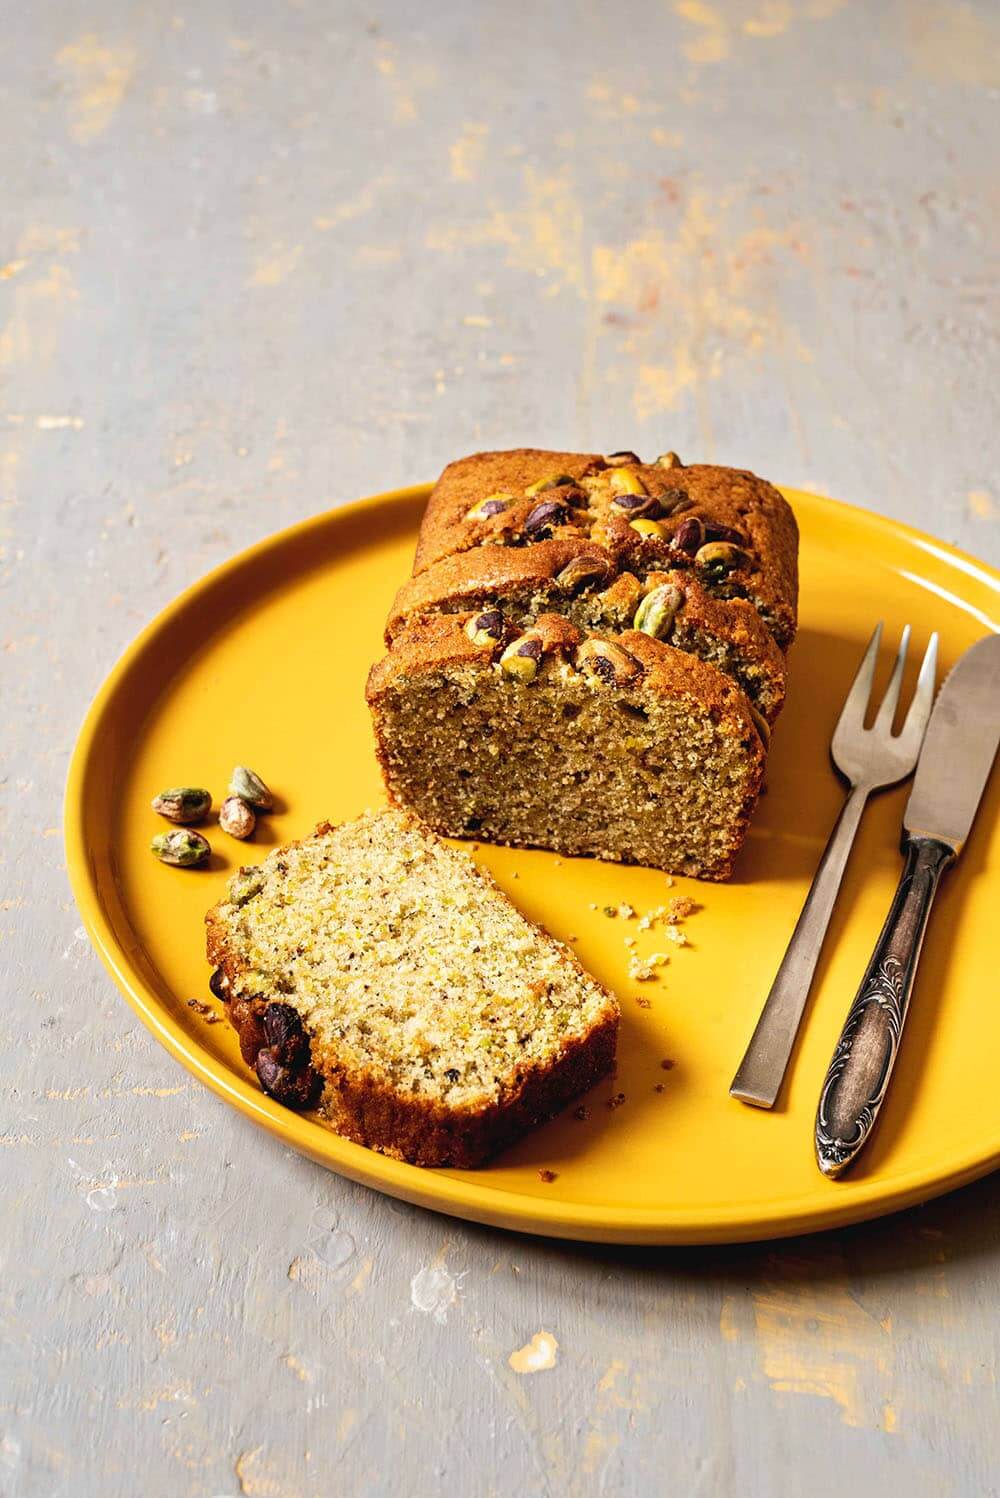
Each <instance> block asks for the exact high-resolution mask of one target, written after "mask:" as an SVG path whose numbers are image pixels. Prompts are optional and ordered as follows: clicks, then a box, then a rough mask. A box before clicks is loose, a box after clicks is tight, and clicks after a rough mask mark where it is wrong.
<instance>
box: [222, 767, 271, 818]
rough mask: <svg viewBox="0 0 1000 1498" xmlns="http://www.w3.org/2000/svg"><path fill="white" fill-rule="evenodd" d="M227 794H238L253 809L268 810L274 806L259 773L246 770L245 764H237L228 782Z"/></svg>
mask: <svg viewBox="0 0 1000 1498" xmlns="http://www.w3.org/2000/svg"><path fill="white" fill-rule="evenodd" d="M229 794H230V795H231V796H239V798H240V800H241V801H245V802H246V804H247V805H248V806H252V807H253V809H254V811H270V810H271V809H272V807H273V806H274V797H273V796H272V795H271V792H270V791H269V790H268V788H267V786H266V785H265V784H264V782H263V780H261V778H260V776H259V775H255V774H254V772H253V770H248V769H247V767H246V765H237V766H236V769H235V770H234V771H233V774H232V779H231V780H230V782H229Z"/></svg>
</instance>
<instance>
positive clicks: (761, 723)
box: [747, 702, 771, 749]
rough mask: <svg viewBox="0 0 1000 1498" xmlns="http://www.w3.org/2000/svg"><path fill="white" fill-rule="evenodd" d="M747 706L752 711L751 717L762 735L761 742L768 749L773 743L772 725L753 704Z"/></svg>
mask: <svg viewBox="0 0 1000 1498" xmlns="http://www.w3.org/2000/svg"><path fill="white" fill-rule="evenodd" d="M747 706H748V707H749V709H750V716H751V718H752V719H753V726H754V728H756V730H757V732H758V733H759V734H760V741H761V743H762V744H763V745H764V748H765V749H767V748H768V747H769V745H770V743H771V725H770V723H768V721H767V719H766V718H765V717H764V715H763V713H761V712H758V710H757V708H755V707H754V705H753V703H752V702H749V703H748V704H747Z"/></svg>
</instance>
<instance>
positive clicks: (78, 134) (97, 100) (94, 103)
mask: <svg viewBox="0 0 1000 1498" xmlns="http://www.w3.org/2000/svg"><path fill="white" fill-rule="evenodd" d="M56 62H57V63H58V64H59V66H60V67H61V68H63V69H64V71H65V72H66V73H68V75H69V83H70V86H69V98H68V105H67V107H68V113H69V128H70V133H71V134H72V136H73V137H74V139H75V140H78V141H79V142H80V143H81V144H82V145H86V144H87V143H88V142H89V141H92V140H95V139H96V138H97V137H98V136H99V135H103V133H104V131H105V130H107V128H108V126H109V125H110V124H111V121H112V120H113V119H114V117H115V114H116V113H117V111H118V107H119V105H120V104H121V102H122V99H123V98H124V97H125V91H126V89H127V88H128V86H129V84H130V83H131V81H132V74H133V72H134V69H135V54H134V52H133V51H132V49H131V47H123V46H113V47H108V46H104V45H102V43H101V42H100V41H99V39H98V38H97V36H95V35H94V33H93V32H88V33H87V35H86V36H82V37H81V38H80V40H79V41H77V42H73V43H71V44H70V45H69V46H67V47H63V48H62V50H61V51H60V52H58V53H57V54H56Z"/></svg>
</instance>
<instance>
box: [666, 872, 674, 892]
mask: <svg viewBox="0 0 1000 1498" xmlns="http://www.w3.org/2000/svg"><path fill="white" fill-rule="evenodd" d="M673 887H674V876H673V874H668V875H667V889H673Z"/></svg>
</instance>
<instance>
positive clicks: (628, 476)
mask: <svg viewBox="0 0 1000 1498" xmlns="http://www.w3.org/2000/svg"><path fill="white" fill-rule="evenodd" d="M611 492H612V494H647V493H648V492H649V491H648V490H647V488H646V485H645V484H644V483H643V482H642V479H641V478H640V477H639V475H638V474H637V473H633V471H632V469H631V468H616V469H615V470H614V472H613V473H612V475H611Z"/></svg>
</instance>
